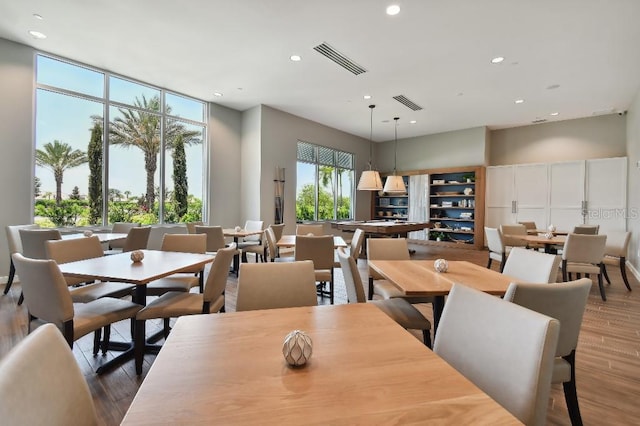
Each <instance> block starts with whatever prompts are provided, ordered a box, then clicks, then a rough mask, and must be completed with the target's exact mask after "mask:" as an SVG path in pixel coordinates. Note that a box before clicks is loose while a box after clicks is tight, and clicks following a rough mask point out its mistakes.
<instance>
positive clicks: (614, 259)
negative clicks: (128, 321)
mask: <svg viewBox="0 0 640 426" xmlns="http://www.w3.org/2000/svg"><path fill="white" fill-rule="evenodd" d="M630 241H631V232H624V231H618V232H615V231H610V232H607V244H606V245H605V248H604V259H602V263H603V264H604V265H603V268H602V272H603V273H604V278H605V279H606V280H607V282H608V283H609V284H611V280H610V279H609V275H608V274H607V265H616V266H618V267H619V268H620V273H621V274H622V281H624V285H625V286H626V287H627V290H629V291H631V286H630V285H629V279H628V278H627V267H626V266H627V252H628V251H629V242H630ZM5 292H6V290H5Z"/></svg>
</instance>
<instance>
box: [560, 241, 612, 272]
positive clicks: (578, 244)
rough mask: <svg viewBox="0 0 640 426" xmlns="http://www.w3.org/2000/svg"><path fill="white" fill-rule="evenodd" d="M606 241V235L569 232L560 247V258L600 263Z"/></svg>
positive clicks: (575, 261)
mask: <svg viewBox="0 0 640 426" xmlns="http://www.w3.org/2000/svg"><path fill="white" fill-rule="evenodd" d="M606 243H607V236H606V235H587V234H569V235H567V239H566V240H565V242H564V248H563V249H562V259H563V260H566V261H567V262H574V263H591V264H594V265H597V264H600V262H602V258H603V257H604V249H605V245H606Z"/></svg>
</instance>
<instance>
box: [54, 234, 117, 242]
mask: <svg viewBox="0 0 640 426" xmlns="http://www.w3.org/2000/svg"><path fill="white" fill-rule="evenodd" d="M94 235H95V236H97V237H98V239H99V240H100V242H101V243H108V242H109V241H114V240H120V239H123V238H127V234H123V233H120V232H115V233H114V232H95V233H93V234H91V235H89V236H90V237H92V236H94ZM86 237H87V236H86V235H84V234H83V233H75V234H62V239H63V240H75V239H78V238H86Z"/></svg>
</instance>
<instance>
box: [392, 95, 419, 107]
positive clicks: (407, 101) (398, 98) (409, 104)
mask: <svg viewBox="0 0 640 426" xmlns="http://www.w3.org/2000/svg"><path fill="white" fill-rule="evenodd" d="M393 99H395V100H396V101H398V102H400V103H401V104H402V105H404V106H406V107H407V108H409V109H412V110H414V111H420V110H421V109H422V107H421V106H420V105H418V104H417V103H415V102H413V101H412V100H411V99H409V98H407V97H406V96H405V95H398V96H394V97H393Z"/></svg>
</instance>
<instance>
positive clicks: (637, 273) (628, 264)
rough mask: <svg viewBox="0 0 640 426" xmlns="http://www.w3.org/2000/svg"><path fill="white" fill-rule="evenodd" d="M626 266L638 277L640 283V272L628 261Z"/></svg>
mask: <svg viewBox="0 0 640 426" xmlns="http://www.w3.org/2000/svg"><path fill="white" fill-rule="evenodd" d="M625 264H626V265H627V268H629V270H630V271H631V273H632V274H633V276H634V277H636V279H637V280H638V281H640V272H638V270H637V269H636V268H634V267H633V265H632V264H631V262H629V261H628V260H627V261H626V262H625Z"/></svg>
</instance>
